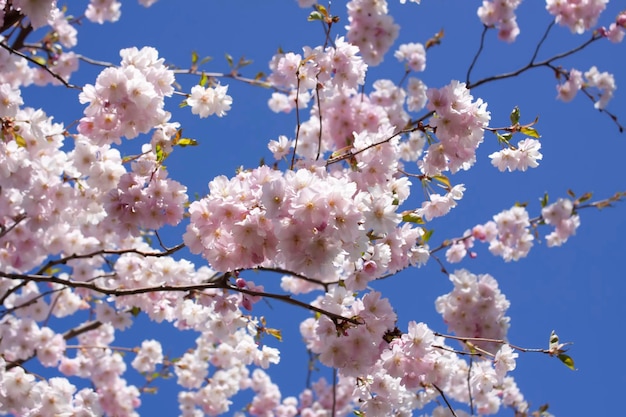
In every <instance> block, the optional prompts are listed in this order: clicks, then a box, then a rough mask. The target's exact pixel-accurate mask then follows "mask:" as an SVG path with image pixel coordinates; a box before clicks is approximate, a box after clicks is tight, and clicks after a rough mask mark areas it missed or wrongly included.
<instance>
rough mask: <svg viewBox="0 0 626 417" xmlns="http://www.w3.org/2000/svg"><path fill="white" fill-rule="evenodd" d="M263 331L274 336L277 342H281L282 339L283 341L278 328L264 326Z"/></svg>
mask: <svg viewBox="0 0 626 417" xmlns="http://www.w3.org/2000/svg"><path fill="white" fill-rule="evenodd" d="M265 332H266V333H267V334H269V335H272V336H274V337H275V338H276V339H278V341H279V342H282V341H283V335H282V333H281V332H280V330H278V329H268V328H265Z"/></svg>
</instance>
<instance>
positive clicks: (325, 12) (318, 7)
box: [315, 4, 328, 17]
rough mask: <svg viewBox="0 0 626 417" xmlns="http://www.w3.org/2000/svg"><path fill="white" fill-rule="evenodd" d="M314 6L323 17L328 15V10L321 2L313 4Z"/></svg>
mask: <svg viewBox="0 0 626 417" xmlns="http://www.w3.org/2000/svg"><path fill="white" fill-rule="evenodd" d="M315 8H316V9H317V10H318V11H319V12H320V13H321V14H323V15H324V17H328V10H326V7H324V6H322V5H321V4H317V5H316V6H315Z"/></svg>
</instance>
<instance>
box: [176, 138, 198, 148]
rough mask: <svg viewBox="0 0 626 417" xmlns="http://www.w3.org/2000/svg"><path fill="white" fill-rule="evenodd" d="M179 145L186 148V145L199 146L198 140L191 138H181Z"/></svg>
mask: <svg viewBox="0 0 626 417" xmlns="http://www.w3.org/2000/svg"><path fill="white" fill-rule="evenodd" d="M177 145H178V146H180V147H182V148H184V147H185V146H198V141H197V140H195V139H190V138H180V139H179V140H178V143H177Z"/></svg>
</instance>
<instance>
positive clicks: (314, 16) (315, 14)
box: [307, 10, 324, 22]
mask: <svg viewBox="0 0 626 417" xmlns="http://www.w3.org/2000/svg"><path fill="white" fill-rule="evenodd" d="M307 20H308V21H309V22H313V21H316V20H324V16H322V14H321V13H320V12H318V11H317V10H314V11H312V12H311V13H310V14H309V17H307Z"/></svg>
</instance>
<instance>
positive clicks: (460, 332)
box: [435, 269, 510, 354]
mask: <svg viewBox="0 0 626 417" xmlns="http://www.w3.org/2000/svg"><path fill="white" fill-rule="evenodd" d="M450 281H452V284H454V290H453V291H452V292H450V293H449V294H446V295H443V296H440V297H438V298H437V300H436V301H435V305H436V307H437V312H438V313H440V314H441V315H442V316H443V320H444V321H445V323H446V324H447V325H448V329H449V330H450V331H451V332H454V333H455V334H456V335H457V336H459V337H461V338H464V337H467V338H483V339H492V340H505V339H506V334H507V331H508V329H509V321H510V318H509V317H507V316H505V314H506V310H507V309H508V308H509V305H510V303H509V301H508V300H507V299H506V297H505V296H504V295H503V294H502V293H501V292H500V289H499V288H498V282H497V281H496V280H495V279H494V278H493V277H492V276H491V275H488V274H483V275H475V274H472V273H471V272H469V271H467V270H465V269H461V270H457V271H454V272H453V273H452V274H450ZM469 342H470V343H472V344H473V345H475V346H477V347H479V348H480V349H482V350H485V351H487V352H490V353H493V354H495V353H496V351H498V348H499V347H500V344H499V343H496V342H490V341H489V342H487V341H471V340H469Z"/></svg>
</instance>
